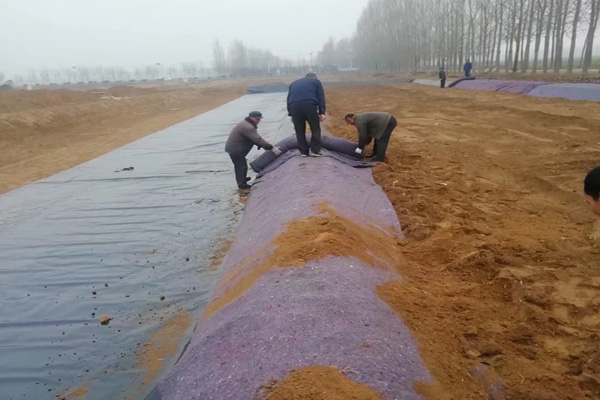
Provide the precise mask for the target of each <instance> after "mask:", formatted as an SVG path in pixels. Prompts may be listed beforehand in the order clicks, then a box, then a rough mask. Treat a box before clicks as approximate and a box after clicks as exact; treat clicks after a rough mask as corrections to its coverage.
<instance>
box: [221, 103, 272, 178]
mask: <svg viewBox="0 0 600 400" xmlns="http://www.w3.org/2000/svg"><path fill="white" fill-rule="evenodd" d="M262 117H263V116H262V114H261V113H260V112H258V111H252V112H251V113H250V114H248V116H247V117H246V118H244V120H243V121H242V122H240V123H239V124H237V125H236V126H235V127H234V128H233V130H232V131H231V133H230V134H229V138H227V143H226V144H225V151H226V152H227V153H229V157H231V161H232V162H233V166H234V168H235V180H236V182H237V185H238V188H240V189H250V185H248V181H249V180H250V178H248V177H247V175H248V162H247V161H246V156H247V155H248V153H249V152H250V150H252V146H255V145H256V146H257V147H258V148H259V149H260V148H261V147H262V148H264V149H265V150H273V151H275V153H276V154H277V153H280V150H279V149H278V148H277V147H273V145H271V144H270V143H268V142H267V141H266V140H264V139H263V138H262V137H261V136H260V135H259V134H258V132H257V128H258V124H259V123H260V120H261V119H262Z"/></svg>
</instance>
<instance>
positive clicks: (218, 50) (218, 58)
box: [213, 40, 228, 75]
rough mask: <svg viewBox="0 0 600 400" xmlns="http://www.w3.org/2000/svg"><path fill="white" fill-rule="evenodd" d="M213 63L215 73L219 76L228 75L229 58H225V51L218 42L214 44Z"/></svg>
mask: <svg viewBox="0 0 600 400" xmlns="http://www.w3.org/2000/svg"><path fill="white" fill-rule="evenodd" d="M213 63H214V68H215V71H216V72H217V74H218V75H223V74H226V73H227V69H228V68H227V58H226V57H225V50H224V49H223V46H221V43H219V41H218V40H215V42H214V43H213Z"/></svg>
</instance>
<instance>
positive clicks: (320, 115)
mask: <svg viewBox="0 0 600 400" xmlns="http://www.w3.org/2000/svg"><path fill="white" fill-rule="evenodd" d="M319 120H320V121H321V122H323V121H325V114H319Z"/></svg>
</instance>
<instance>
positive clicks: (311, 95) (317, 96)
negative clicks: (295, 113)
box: [287, 78, 325, 114]
mask: <svg viewBox="0 0 600 400" xmlns="http://www.w3.org/2000/svg"><path fill="white" fill-rule="evenodd" d="M301 103H312V104H314V105H315V106H317V107H318V108H319V114H325V91H324V90H323V85H322V84H321V81H320V80H318V79H316V78H301V79H298V80H297V81H294V82H292V84H291V85H290V88H289V91H288V97H287V110H288V114H290V110H291V109H292V107H294V106H295V105H297V104H301Z"/></svg>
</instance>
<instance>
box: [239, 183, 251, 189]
mask: <svg viewBox="0 0 600 400" xmlns="http://www.w3.org/2000/svg"><path fill="white" fill-rule="evenodd" d="M251 187H252V186H250V185H248V184H247V183H244V184H243V185H239V186H238V188H240V189H250V188H251Z"/></svg>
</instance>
